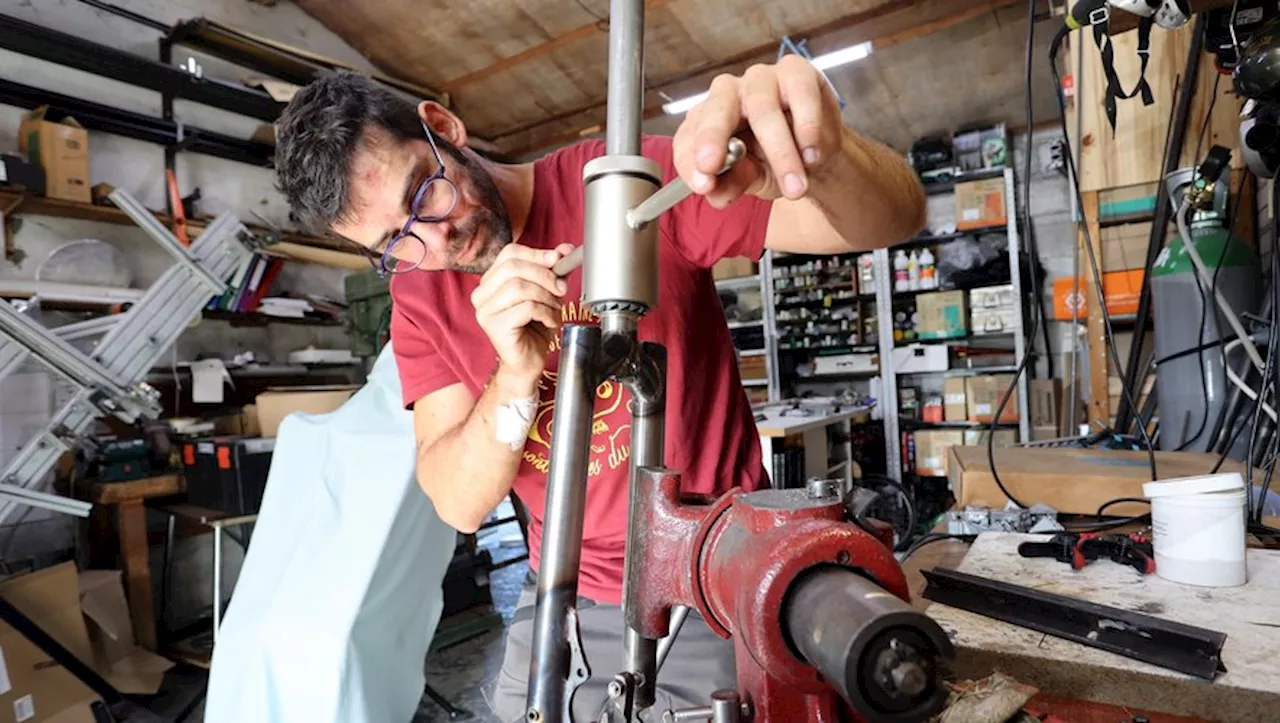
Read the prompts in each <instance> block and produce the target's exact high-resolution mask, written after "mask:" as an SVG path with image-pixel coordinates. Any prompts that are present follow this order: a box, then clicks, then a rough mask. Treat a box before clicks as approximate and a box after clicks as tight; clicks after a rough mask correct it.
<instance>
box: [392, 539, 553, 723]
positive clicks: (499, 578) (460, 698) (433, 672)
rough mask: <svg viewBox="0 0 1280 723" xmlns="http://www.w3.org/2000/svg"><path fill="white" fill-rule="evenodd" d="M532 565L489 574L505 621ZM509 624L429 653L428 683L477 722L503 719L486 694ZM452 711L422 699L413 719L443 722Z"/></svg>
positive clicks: (499, 665) (505, 553)
mask: <svg viewBox="0 0 1280 723" xmlns="http://www.w3.org/2000/svg"><path fill="white" fill-rule="evenodd" d="M511 554H512V553H511V552H510V551H508V550H505V549H504V550H503V551H502V553H501V555H499V554H497V553H495V555H494V557H495V559H498V560H501V559H504V558H507V557H510V556H511ZM528 571H529V565H528V563H527V562H521V563H519V564H516V565H512V566H510V567H505V568H503V569H501V570H498V571H497V572H494V573H493V574H492V575H490V577H489V587H490V589H491V591H492V593H493V607H494V609H495V610H496V611H497V612H498V613H499V614H500V615H502V619H503V622H504V623H505V622H510V621H511V616H512V614H513V613H515V608H516V601H518V600H519V599H520V590H521V588H522V587H523V585H524V580H525V576H526V575H527V574H528ZM506 635H507V631H506V628H505V627H504V628H502V629H497V630H492V631H489V632H487V633H485V634H484V635H481V636H480V637H477V638H473V639H471V640H468V641H466V642H464V643H460V644H458V645H455V646H453V647H451V648H447V649H445V650H441V651H437V652H435V653H432V654H431V655H428V656H427V670H426V673H427V685H429V686H431V687H432V688H433V689H435V691H436V692H437V693H439V694H440V695H442V696H444V698H445V700H447V701H449V703H450V704H452V705H454V706H456V707H458V708H461V709H463V710H466V711H468V712H470V713H472V714H474V717H473V718H468V719H466V720H468V721H474V722H475V723H501V721H499V720H498V718H497V717H496V716H494V715H493V714H492V713H491V712H490V709H489V703H488V701H487V698H486V696H488V695H489V693H490V692H491V691H492V690H493V684H494V681H496V680H497V679H498V672H499V671H500V670H501V669H502V651H503V648H504V643H505V642H506ZM449 720H450V718H449V715H448V714H447V713H445V712H444V710H442V709H441V708H440V707H439V706H437V705H436V704H435V703H433V702H431V701H430V700H429V699H427V698H425V697H424V698H423V699H422V703H421V705H420V706H419V708H418V715H416V716H415V717H414V719H413V723H438V722H439V723H444V721H449Z"/></svg>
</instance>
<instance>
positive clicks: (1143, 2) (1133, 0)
mask: <svg viewBox="0 0 1280 723" xmlns="http://www.w3.org/2000/svg"><path fill="white" fill-rule="evenodd" d="M1163 3H1164V0H1107V4H1108V5H1110V6H1111V7H1113V8H1115V9H1116V10H1123V11H1125V12H1127V13H1132V14H1134V15H1137V16H1138V17H1140V18H1149V17H1151V16H1152V15H1155V14H1156V10H1158V9H1160V6H1161V5H1162V4H1163Z"/></svg>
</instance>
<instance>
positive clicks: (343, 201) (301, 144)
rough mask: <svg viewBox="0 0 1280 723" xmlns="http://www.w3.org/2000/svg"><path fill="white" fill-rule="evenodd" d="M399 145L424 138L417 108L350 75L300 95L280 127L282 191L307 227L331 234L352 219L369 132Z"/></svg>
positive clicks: (278, 169)
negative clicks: (356, 161)
mask: <svg viewBox="0 0 1280 723" xmlns="http://www.w3.org/2000/svg"><path fill="white" fill-rule="evenodd" d="M371 128H376V129H380V130H381V131H383V132H385V133H386V134H387V135H389V136H390V137H391V138H392V139H393V140H396V141H410V140H413V139H417V138H421V137H422V123H421V121H420V120H419V118H418V111H417V106H416V104H415V103H413V102H411V101H409V100H408V99H406V98H405V97H403V96H400V95H397V94H396V93H395V92H394V91H392V90H390V89H388V88H386V87H385V86H382V85H379V84H378V83H376V82H374V81H373V80H371V79H370V78H368V77H366V76H363V75H360V74H359V73H353V72H349V71H344V72H338V73H334V74H331V75H328V76H326V77H324V78H321V79H319V80H316V81H314V82H312V83H311V84H310V85H308V86H306V87H305V88H303V89H302V90H300V91H298V93H297V95H295V96H294V97H293V100H291V101H289V105H288V106H286V107H285V109H284V112H283V113H282V114H281V115H280V120H279V121H278V122H277V125H276V156H275V167H276V188H278V189H279V190H280V192H281V193H283V194H284V197H285V198H286V199H287V200H288V202H289V207H290V208H291V209H292V211H293V213H294V215H295V216H296V217H297V219H298V220H299V221H300V222H301V223H302V224H303V225H304V226H306V227H307V228H309V229H310V230H312V231H316V232H325V231H328V229H329V228H330V227H331V226H332V225H333V224H334V223H335V222H337V221H340V220H346V218H347V217H346V213H347V212H348V210H349V208H348V206H349V203H350V200H351V195H350V194H351V189H350V186H349V185H348V183H347V179H348V177H349V176H350V173H351V161H352V159H353V158H354V157H355V154H356V151H357V150H359V149H360V147H361V144H362V143H364V142H365V141H367V140H368V137H367V136H366V131H367V130H368V129H371Z"/></svg>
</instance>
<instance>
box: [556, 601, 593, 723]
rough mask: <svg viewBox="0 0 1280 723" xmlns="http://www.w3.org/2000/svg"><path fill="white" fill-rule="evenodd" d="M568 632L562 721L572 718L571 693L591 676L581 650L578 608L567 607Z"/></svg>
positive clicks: (585, 657) (584, 655)
mask: <svg viewBox="0 0 1280 723" xmlns="http://www.w3.org/2000/svg"><path fill="white" fill-rule="evenodd" d="M567 617H568V624H567V625H566V627H567V629H568V633H569V679H568V681H567V682H566V683H565V688H564V716H563V717H562V718H561V719H560V720H562V721H566V723H567V721H571V720H573V694H574V693H576V692H578V688H579V687H581V686H582V684H583V683H585V682H587V679H588V678H590V677H591V666H589V665H588V664H587V656H586V654H584V653H583V652H582V628H581V627H580V626H579V625H578V609H577V608H573V607H571V608H569V612H568V613H567Z"/></svg>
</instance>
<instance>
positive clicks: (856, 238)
mask: <svg viewBox="0 0 1280 723" xmlns="http://www.w3.org/2000/svg"><path fill="white" fill-rule="evenodd" d="M806 202H807V203H809V204H811V205H812V206H814V207H815V208H816V209H817V210H818V211H819V212H820V213H821V214H822V215H823V216H824V217H825V218H826V221H827V223H829V224H830V226H831V229H832V230H833V231H834V232H835V233H836V234H838V235H839V236H840V237H841V238H842V239H844V240H845V241H846V242H847V243H848V244H849V245H851V246H853V247H854V248H856V249H858V250H864V249H872V248H880V247H883V246H888V245H889V244H892V243H895V242H898V241H902V240H904V239H907V238H910V237H912V236H914V235H915V234H916V233H918V232H919V231H920V229H921V228H923V227H924V224H925V195H924V189H923V188H922V187H921V186H920V181H919V179H917V178H916V175H915V172H914V171H912V170H911V166H909V165H908V164H907V162H906V159H905V158H903V157H902V156H901V155H899V154H898V153H897V152H896V151H894V150H893V149H891V148H888V147H887V146H884V145H882V144H880V143H877V142H875V141H873V140H871V139H869V138H865V137H863V136H861V135H859V134H857V133H855V132H853V131H852V130H850V129H848V128H845V129H844V133H843V138H842V140H841V144H840V150H839V152H838V153H837V154H836V155H835V157H833V158H832V159H831V161H830V162H829V163H827V164H826V165H825V166H824V167H823V168H822V170H821V171H820V172H818V173H815V174H813V178H812V185H811V187H810V190H809V195H808V196H807V197H806V198H805V199H803V200H802V201H800V203H806Z"/></svg>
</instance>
